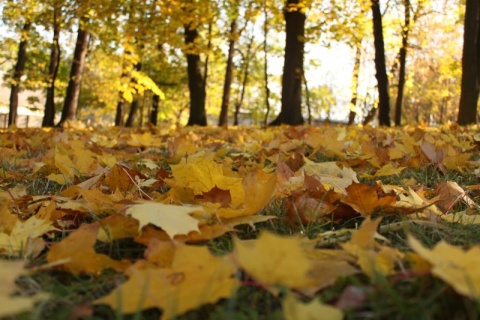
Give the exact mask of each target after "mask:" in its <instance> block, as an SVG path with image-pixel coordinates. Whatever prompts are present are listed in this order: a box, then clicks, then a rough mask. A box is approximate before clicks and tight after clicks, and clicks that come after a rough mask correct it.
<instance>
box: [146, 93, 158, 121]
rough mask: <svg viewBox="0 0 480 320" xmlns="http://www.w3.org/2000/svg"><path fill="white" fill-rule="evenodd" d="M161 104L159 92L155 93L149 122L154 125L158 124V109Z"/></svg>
mask: <svg viewBox="0 0 480 320" xmlns="http://www.w3.org/2000/svg"><path fill="white" fill-rule="evenodd" d="M159 106H160V97H159V96H158V95H157V94H154V95H153V97H152V109H151V110H150V117H149V119H148V120H149V122H150V123H151V124H153V125H154V126H156V125H157V119H158V109H159Z"/></svg>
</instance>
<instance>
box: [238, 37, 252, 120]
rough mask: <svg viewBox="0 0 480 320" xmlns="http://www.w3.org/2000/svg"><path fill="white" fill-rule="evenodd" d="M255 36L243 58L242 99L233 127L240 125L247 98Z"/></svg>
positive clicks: (239, 102) (240, 99) (239, 101)
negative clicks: (240, 117)
mask: <svg viewBox="0 0 480 320" xmlns="http://www.w3.org/2000/svg"><path fill="white" fill-rule="evenodd" d="M254 38H255V36H254V35H252V37H251V38H250V42H249V43H248V46H247V52H246V54H245V56H243V61H242V88H241V90H240V97H239V98H238V99H237V102H236V103H235V113H234V114H233V125H235V126H238V125H239V119H238V115H239V114H240V109H241V108H242V105H243V100H244V98H245V90H246V88H247V83H248V76H249V70H250V61H251V59H252V46H253V42H254Z"/></svg>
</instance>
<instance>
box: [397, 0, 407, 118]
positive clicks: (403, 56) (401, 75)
mask: <svg viewBox="0 0 480 320" xmlns="http://www.w3.org/2000/svg"><path fill="white" fill-rule="evenodd" d="M404 4H405V25H404V26H403V30H402V47H401V48H400V70H399V72H398V93H397V101H396V102H395V125H396V126H400V125H401V122H402V104H403V92H404V89H405V70H406V65H407V48H408V33H409V31H410V9H411V8H410V7H411V4H410V0H404Z"/></svg>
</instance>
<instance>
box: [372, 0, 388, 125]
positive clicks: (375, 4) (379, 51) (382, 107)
mask: <svg viewBox="0 0 480 320" xmlns="http://www.w3.org/2000/svg"><path fill="white" fill-rule="evenodd" d="M379 2H380V0H372V15H373V37H374V45H375V71H376V73H375V77H376V78H377V83H378V97H379V104H378V111H379V112H378V120H379V124H380V125H381V126H388V127H389V126H390V97H389V94H388V77H387V67H386V63H385V44H384V41H383V26H382V13H381V12H380V3H379Z"/></svg>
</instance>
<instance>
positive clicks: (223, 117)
mask: <svg viewBox="0 0 480 320" xmlns="http://www.w3.org/2000/svg"><path fill="white" fill-rule="evenodd" d="M237 37H238V34H237V18H236V17H235V18H233V20H232V23H231V24H230V39H229V40H228V56H227V65H226V68H225V81H224V84H223V96H222V106H221V110H220V118H219V120H218V125H219V126H225V125H227V124H228V105H229V102H230V91H231V90H230V89H231V87H232V80H233V57H234V54H235V42H236V40H237V39H236V38H237Z"/></svg>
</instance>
